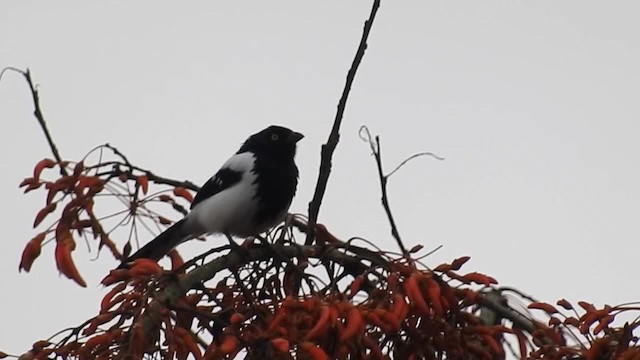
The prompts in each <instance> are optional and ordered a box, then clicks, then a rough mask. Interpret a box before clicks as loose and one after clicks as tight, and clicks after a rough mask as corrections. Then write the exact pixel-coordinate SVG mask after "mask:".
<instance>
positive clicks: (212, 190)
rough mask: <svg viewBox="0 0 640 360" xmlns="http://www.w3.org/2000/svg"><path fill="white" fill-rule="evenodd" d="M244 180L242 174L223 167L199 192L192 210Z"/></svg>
mask: <svg viewBox="0 0 640 360" xmlns="http://www.w3.org/2000/svg"><path fill="white" fill-rule="evenodd" d="M241 179H242V173H241V172H239V171H236V170H233V169H231V168H228V167H223V168H222V169H220V170H219V171H218V172H217V173H216V174H215V175H213V176H212V177H211V179H209V180H208V181H207V182H206V183H205V184H204V185H203V186H202V188H201V189H200V191H198V193H197V194H196V197H195V198H194V199H193V202H192V203H191V209H193V208H194V207H195V206H197V205H198V204H199V203H201V202H202V201H204V200H205V199H207V198H210V197H211V196H214V195H215V194H217V193H219V192H221V191H223V190H225V189H228V188H230V187H232V186H233V185H235V184H237V183H238V182H239V181H240V180H241Z"/></svg>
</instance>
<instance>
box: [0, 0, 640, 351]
mask: <svg viewBox="0 0 640 360" xmlns="http://www.w3.org/2000/svg"><path fill="white" fill-rule="evenodd" d="M370 5H371V4H370V1H361V0H359V1H347V2H345V1H322V2H313V3H312V2H301V1H293V0H291V1H276V2H264V1H235V2H211V1H199V2H189V4H188V5H187V4H185V3H172V4H167V3H166V2H165V3H160V2H157V1H153V2H152V1H138V2H108V3H107V2H100V3H97V2H88V1H82V2H81V1H62V2H39V1H14V0H12V1H5V2H3V11H2V12H0V66H9V65H10V66H16V67H21V68H23V67H30V68H31V70H32V72H33V76H34V79H35V80H36V81H37V82H38V83H39V84H40V91H41V96H42V107H43V110H44V113H45V116H46V117H47V120H48V121H49V126H50V128H51V131H52V132H53V135H54V137H55V139H56V140H57V142H58V145H59V146H60V150H61V152H62V154H63V156H64V157H66V158H69V159H78V158H80V157H81V156H82V155H83V154H84V153H86V152H87V151H88V150H89V149H90V148H92V147H93V146H95V145H97V144H100V143H104V142H110V143H111V144H113V145H116V146H118V147H119V148H120V149H121V150H123V151H124V152H125V153H126V154H127V155H128V156H129V158H130V159H131V160H132V161H133V162H135V163H137V164H138V165H140V166H143V167H147V168H151V169H153V170H155V171H157V172H158V173H161V174H165V175H167V176H173V177H176V178H184V179H191V180H193V181H195V182H198V183H202V182H204V181H205V180H206V179H207V178H208V177H209V176H211V175H212V174H213V172H214V171H215V170H216V169H217V168H218V167H219V166H220V164H222V162H224V160H225V159H226V158H227V157H228V156H229V155H230V154H231V153H233V152H235V150H236V149H237V147H238V145H239V144H240V143H241V142H242V141H243V140H244V138H245V137H246V136H247V135H248V134H250V133H252V132H255V131H258V130H260V129H262V128H263V127H265V126H266V125H268V124H272V123H277V124H282V125H286V126H289V127H291V128H294V129H296V130H298V131H301V132H303V133H304V134H306V138H305V139H304V140H303V142H301V146H300V149H299V152H298V157H297V161H298V164H299V167H300V170H301V182H300V186H299V191H298V196H297V198H296V200H295V202H294V204H293V206H292V211H294V212H306V208H307V202H308V201H309V199H310V198H311V194H312V191H313V187H314V185H315V180H316V176H317V169H318V161H319V147H320V144H321V143H323V142H324V141H325V140H326V137H327V134H328V131H329V129H330V126H331V122H332V120H333V117H334V113H335V106H336V103H337V100H338V97H339V95H340V92H341V91H342V87H343V84H344V78H345V74H346V71H347V70H348V67H349V65H350V63H351V60H352V57H353V54H354V52H355V49H356V46H357V43H358V40H359V38H360V35H361V30H362V25H363V21H364V20H365V18H366V17H367V16H368V14H369V11H370ZM639 10H640V3H638V2H637V1H633V0H629V1H606V2H603V1H586V0H579V1H578V0H573V1H569V0H567V1H551V0H548V1H482V2H480V1H472V0H468V1H456V2H452V1H424V0H416V1H385V2H383V4H382V7H381V8H380V12H379V15H378V18H377V20H376V23H375V25H374V29H373V31H372V33H371V39H370V42H369V50H368V51H367V54H366V56H365V59H364V62H363V64H362V66H361V69H360V72H359V73H358V77H357V79H356V82H355V86H354V88H353V90H352V94H351V98H350V102H349V104H348V108H347V111H346V114H345V118H344V124H343V130H342V141H341V143H340V146H339V148H338V149H337V151H336V153H335V165H334V173H333V175H332V178H331V180H330V182H329V188H328V192H327V194H326V198H325V202H324V206H323V208H322V212H321V216H320V221H321V222H323V223H325V224H327V226H328V227H329V228H330V229H331V230H332V231H333V232H334V233H335V234H336V235H338V236H339V237H343V238H349V237H351V236H362V237H366V238H368V239H370V240H371V241H374V242H376V243H377V244H379V245H380V246H382V247H386V248H390V249H395V245H394V243H393V240H392V239H391V236H390V235H389V230H388V226H387V222H386V218H385V216H384V213H383V211H382V208H381V206H380V205H379V188H378V182H377V181H378V180H377V178H376V175H375V166H374V163H373V159H372V158H371V157H370V156H369V149H368V147H367V145H366V144H364V143H363V142H361V141H360V140H359V138H358V136H357V130H358V128H359V127H360V126H361V125H367V126H369V127H370V129H371V131H372V132H373V133H377V134H380V135H381V136H382V146H383V156H384V161H385V164H386V166H387V168H388V169H391V168H392V167H393V166H395V165H396V164H397V163H398V162H400V161H401V160H402V159H403V158H405V157H406V156H408V155H410V154H412V153H415V152H419V151H433V152H435V153H437V154H439V155H441V156H444V157H446V161H444V162H439V161H434V160H429V159H426V158H425V159H419V160H416V161H415V162H413V163H411V164H410V165H409V166H407V167H406V168H404V169H403V170H402V171H400V172H399V173H397V174H396V175H395V176H394V177H393V178H392V179H391V181H390V185H389V191H390V197H391V205H392V207H393V209H394V211H395V214H396V218H397V221H398V225H399V227H400V232H401V234H402V236H403V237H404V240H405V242H406V243H407V244H409V245H413V244H417V243H422V244H425V245H426V246H427V247H428V248H433V247H435V246H437V245H440V244H442V245H444V248H443V249H441V250H440V251H438V252H437V253H436V254H434V255H433V256H432V257H431V258H430V259H428V263H429V264H432V265H436V264H439V263H441V262H444V261H450V260H452V259H454V258H456V257H459V256H462V255H470V256H471V257H472V260H471V262H470V263H468V264H467V265H466V266H465V269H466V270H468V271H480V272H485V273H488V274H490V275H492V276H494V277H496V278H497V279H498V280H499V281H500V283H501V284H503V285H509V286H514V287H517V288H519V289H521V290H523V291H525V292H528V293H530V294H533V295H534V296H536V297H538V298H540V299H542V300H545V301H549V302H554V301H555V300H557V299H559V298H561V297H566V298H567V299H569V300H572V301H574V300H588V301H593V302H595V303H596V304H603V303H620V302H626V301H632V300H638V291H637V287H636V285H635V284H634V283H633V282H632V283H630V282H629V281H628V280H627V279H628V278H629V277H631V276H632V274H634V273H635V272H636V270H637V267H636V266H634V264H635V262H636V258H637V242H638V238H639V235H640V222H639V221H638V219H639V217H640V188H639V185H638V184H640V171H638V164H639V163H640V142H639V141H638V139H639V138H640V121H639V119H638V118H639V117H640V105H639V102H638V100H637V99H638V98H639V97H640V88H639V85H638V84H639V83H640V81H639V80H640V70H639V67H638V64H640V46H638V34H640V23H638V21H637V14H638V13H639ZM6 75H7V76H6V77H5V78H3V79H2V82H0V120H1V122H0V126H1V128H0V144H1V145H0V172H1V173H2V176H1V177H0V196H2V198H3V200H4V202H3V203H4V206H3V208H2V209H1V211H2V218H3V219H4V235H3V238H4V239H3V241H1V242H0V253H1V254H2V255H1V256H2V258H1V260H2V261H0V273H2V274H3V277H2V287H3V293H4V296H3V297H2V299H3V300H2V301H3V306H2V307H0V319H1V320H2V323H3V325H4V326H2V327H0V350H4V351H9V352H14V353H18V352H20V351H23V350H26V349H27V348H28V347H29V346H30V344H31V342H32V341H34V340H37V339H39V338H45V337H48V336H49V335H51V334H53V333H54V332H55V331H56V330H59V329H61V328H63V327H68V326H74V325H77V324H78V323H79V322H81V321H83V320H84V319H86V318H88V317H90V316H92V315H94V314H95V313H96V312H97V309H98V301H99V300H98V299H99V298H101V296H103V294H104V293H105V291H104V289H102V288H101V287H100V286H99V285H98V281H99V279H101V278H102V277H103V276H104V275H105V274H106V272H107V271H108V270H109V269H110V268H111V267H113V266H114V265H115V262H114V261H113V260H111V259H109V257H108V256H103V257H102V258H101V259H100V260H99V261H94V262H92V261H90V260H89V259H91V258H93V257H94V256H95V253H92V254H87V252H86V247H84V246H79V247H78V250H77V251H76V252H75V253H74V254H75V256H76V258H77V259H78V263H79V266H80V269H81V271H82V273H83V275H84V276H85V279H86V280H87V281H88V283H89V287H88V288H87V289H81V288H79V287H77V286H76V285H75V284H73V283H72V282H70V281H68V280H66V279H64V278H62V277H59V276H58V272H57V270H56V269H55V266H54V264H53V260H52V258H53V256H52V252H53V247H48V248H45V249H44V251H43V255H42V256H41V258H40V259H38V261H37V262H36V263H35V265H34V268H33V270H32V272H31V273H30V274H28V275H26V274H18V273H17V267H18V262H19V257H20V254H21V251H22V248H23V247H24V245H25V243H26V242H27V241H28V240H29V239H30V238H31V237H32V236H33V235H34V234H35V231H34V230H32V229H31V224H32V221H33V216H34V215H35V213H36V212H37V211H38V209H39V208H40V207H41V206H42V204H43V202H44V195H43V194H41V193H32V194H29V195H27V196H24V195H22V194H21V191H20V190H19V189H18V183H19V182H20V181H21V180H22V178H24V177H26V176H29V174H30V173H31V171H32V167H33V165H34V164H35V163H36V162H37V161H38V160H39V159H41V158H43V157H49V156H50V152H49V149H48V147H47V145H46V143H45V141H44V138H43V136H42V133H41V131H40V129H39V128H38V126H37V123H36V121H35V120H34V119H33V118H32V115H31V112H32V105H31V98H30V96H29V93H28V89H27V88H26V84H25V83H24V81H23V79H22V78H21V77H20V76H18V75H16V74H6ZM213 241H215V240H213ZM207 248H208V247H207V245H206V244H202V243H199V244H194V245H193V247H191V248H190V250H191V249H193V250H194V253H195V252H196V251H200V252H201V251H204V250H205V249H207ZM103 255H108V254H106V253H105V254H103Z"/></svg>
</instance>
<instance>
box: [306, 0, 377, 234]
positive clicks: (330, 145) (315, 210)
mask: <svg viewBox="0 0 640 360" xmlns="http://www.w3.org/2000/svg"><path fill="white" fill-rule="evenodd" d="M379 7H380V0H374V1H373V7H372V8H371V14H370V15H369V19H368V20H367V21H365V23H364V30H363V32H362V38H361V39H360V45H359V46H358V50H357V51H356V55H355V57H354V59H353V62H352V63H351V68H350V69H349V72H348V73H347V80H346V83H345V85H344V89H343V90H342V96H341V97H340V101H339V102H338V111H337V112H336V117H335V119H334V121H333V127H332V128H331V133H330V134H329V139H328V140H327V143H326V144H324V145H322V149H321V152H320V171H319V172H318V181H317V182H316V189H315V192H314V194H313V199H312V200H311V201H310V202H309V225H310V226H309V227H308V232H307V239H306V240H305V244H307V245H310V244H312V243H313V240H314V237H315V234H314V233H313V231H312V230H313V229H314V226H313V225H314V224H315V223H316V221H317V220H318V214H319V213H320V205H321V204H322V198H323V197H324V193H325V191H326V189H327V183H328V181H329V175H330V174H331V158H332V157H333V152H334V151H335V149H336V146H338V141H339V139H340V125H341V123H342V117H343V115H344V110H345V108H346V106H347V98H348V97H349V92H350V91H351V85H352V84H353V80H354V79H355V77H356V71H358V66H360V62H361V61H362V58H363V57H364V52H365V50H366V49H367V39H368V38H369V32H370V31H371V27H372V26H373V20H374V19H375V17H376V13H377V12H378V8H379Z"/></svg>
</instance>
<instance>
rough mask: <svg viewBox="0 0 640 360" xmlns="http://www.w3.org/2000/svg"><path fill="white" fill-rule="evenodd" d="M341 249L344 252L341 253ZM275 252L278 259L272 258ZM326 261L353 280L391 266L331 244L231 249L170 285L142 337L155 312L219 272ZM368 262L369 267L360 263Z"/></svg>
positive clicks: (150, 319)
mask: <svg viewBox="0 0 640 360" xmlns="http://www.w3.org/2000/svg"><path fill="white" fill-rule="evenodd" d="M341 250H343V251H341ZM346 252H352V253H356V252H357V253H367V254H368V256H367V257H366V258H364V257H363V256H361V255H350V254H348V253H346ZM274 253H277V254H278V256H274ZM301 256H302V257H308V258H318V259H327V260H329V261H331V262H333V263H335V264H338V265H341V266H342V267H343V268H344V269H345V270H346V271H349V272H350V273H351V274H352V275H353V276H354V277H355V276H358V275H361V274H363V273H364V272H365V271H368V270H370V269H371V268H372V267H381V268H384V269H386V270H389V269H390V266H391V263H390V262H389V261H387V260H386V259H384V258H383V257H382V256H380V255H377V254H376V253H374V252H372V251H370V250H367V249H364V248H358V247H356V246H353V245H346V244H331V245H295V244H294V245H285V244H268V245H255V246H253V247H251V248H249V249H246V250H238V249H231V250H230V251H229V253H228V254H226V255H223V256H220V257H217V258H215V259H213V260H211V261H209V262H208V263H206V264H204V265H201V266H198V267H196V268H195V269H193V270H192V271H190V272H188V273H187V274H186V275H184V276H183V277H182V278H180V280H178V281H175V282H174V283H172V284H171V285H169V286H168V287H167V288H166V289H165V290H164V291H163V292H162V294H161V295H160V296H158V297H157V298H156V299H155V300H154V301H153V302H152V303H151V304H150V305H149V310H150V311H147V315H146V317H145V319H144V322H143V326H144V332H145V334H147V335H149V336H152V334H153V333H154V332H155V330H156V329H157V326H158V319H159V317H160V316H159V314H158V313H157V311H159V309H162V308H163V307H171V306H173V305H174V304H175V303H176V302H177V301H178V299H180V298H181V297H183V296H184V295H185V294H186V293H187V292H188V291H189V290H191V289H198V288H200V287H201V286H200V285H201V284H202V283H203V282H206V281H208V280H211V279H213V278H214V277H215V276H216V275H217V274H218V273H219V272H220V271H223V270H230V269H238V268H240V267H242V266H243V265H246V264H249V263H251V262H254V261H259V262H260V261H267V260H273V261H280V262H286V261H287V260H289V259H294V258H298V257H301ZM367 260H368V261H370V262H371V266H369V265H367V264H365V263H363V261H367Z"/></svg>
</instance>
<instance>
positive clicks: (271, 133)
mask: <svg viewBox="0 0 640 360" xmlns="http://www.w3.org/2000/svg"><path fill="white" fill-rule="evenodd" d="M303 137H304V135H302V134H301V133H299V132H295V131H292V130H290V129H287V128H285V127H282V126H277V125H271V126H269V127H268V128H266V129H264V130H262V131H260V132H259V133H256V134H253V135H251V136H250V137H249V138H248V139H247V141H245V142H244V144H243V145H242V147H241V148H240V150H239V152H244V151H251V152H253V153H263V154H269V155H274V156H283V157H291V158H293V156H294V155H295V154H296V144H297V143H298V141H300V140H301V139H302V138H303Z"/></svg>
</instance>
